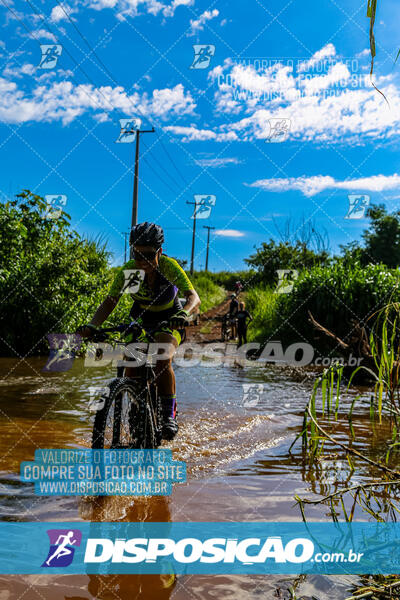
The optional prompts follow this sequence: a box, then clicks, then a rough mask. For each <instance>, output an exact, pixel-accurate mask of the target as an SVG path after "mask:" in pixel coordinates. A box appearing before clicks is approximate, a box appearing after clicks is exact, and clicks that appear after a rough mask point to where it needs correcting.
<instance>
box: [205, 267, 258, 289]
mask: <svg viewBox="0 0 400 600" xmlns="http://www.w3.org/2000/svg"><path fill="white" fill-rule="evenodd" d="M209 276H210V278H211V279H212V280H213V281H214V282H215V283H216V284H217V285H221V286H222V287H224V288H225V289H226V290H227V291H233V290H234V289H235V283H236V282H237V281H241V282H242V284H243V286H244V290H245V291H246V289H249V288H251V287H253V286H254V285H256V283H257V282H258V281H259V280H260V278H259V276H258V273H257V271H254V270H252V269H249V270H247V271H233V272H232V271H219V272H218V273H211V272H210V273H209Z"/></svg>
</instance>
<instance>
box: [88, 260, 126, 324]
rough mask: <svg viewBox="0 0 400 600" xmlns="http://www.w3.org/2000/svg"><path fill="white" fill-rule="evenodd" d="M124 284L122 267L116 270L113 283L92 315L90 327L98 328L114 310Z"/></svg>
mask: <svg viewBox="0 0 400 600" xmlns="http://www.w3.org/2000/svg"><path fill="white" fill-rule="evenodd" d="M124 282H125V275H124V267H122V268H121V269H118V271H117V272H116V274H115V277H114V281H113V282H112V284H111V288H110V290H109V292H108V295H107V297H106V299H105V300H104V301H103V302H102V303H101V304H100V306H99V308H98V309H97V310H96V312H95V313H94V315H93V318H92V320H91V321H90V325H94V326H95V327H100V325H102V324H103V323H104V321H105V320H106V319H107V318H108V317H109V316H110V314H111V313H112V311H113V310H114V308H115V307H116V306H117V304H118V301H119V299H120V298H121V292H122V289H123V286H124Z"/></svg>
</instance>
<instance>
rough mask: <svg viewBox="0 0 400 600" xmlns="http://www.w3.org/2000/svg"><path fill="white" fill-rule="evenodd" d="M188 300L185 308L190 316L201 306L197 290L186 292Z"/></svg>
mask: <svg viewBox="0 0 400 600" xmlns="http://www.w3.org/2000/svg"><path fill="white" fill-rule="evenodd" d="M184 295H185V298H186V304H185V306H184V308H185V310H186V312H187V313H188V314H189V315H190V313H192V312H193V311H194V310H195V309H196V308H197V307H198V306H200V304H201V300H200V298H199V295H198V293H197V292H196V290H186V291H185V292H184Z"/></svg>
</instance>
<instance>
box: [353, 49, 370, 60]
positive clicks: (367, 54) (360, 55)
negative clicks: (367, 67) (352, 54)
mask: <svg viewBox="0 0 400 600" xmlns="http://www.w3.org/2000/svg"><path fill="white" fill-rule="evenodd" d="M364 56H371V50H370V49H369V48H364V50H362V51H361V52H359V53H358V54H356V58H364Z"/></svg>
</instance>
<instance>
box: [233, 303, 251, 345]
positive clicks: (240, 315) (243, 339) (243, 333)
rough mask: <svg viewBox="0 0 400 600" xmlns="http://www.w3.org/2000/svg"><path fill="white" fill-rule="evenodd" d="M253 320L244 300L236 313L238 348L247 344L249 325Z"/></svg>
mask: <svg viewBox="0 0 400 600" xmlns="http://www.w3.org/2000/svg"><path fill="white" fill-rule="evenodd" d="M252 320H253V317H252V316H251V314H250V313H249V312H248V311H247V310H245V304H244V302H241V303H240V304H239V310H238V312H237V313H236V321H237V333H238V338H239V339H238V348H239V346H242V345H243V344H247V326H248V324H249V323H250V321H252Z"/></svg>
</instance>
